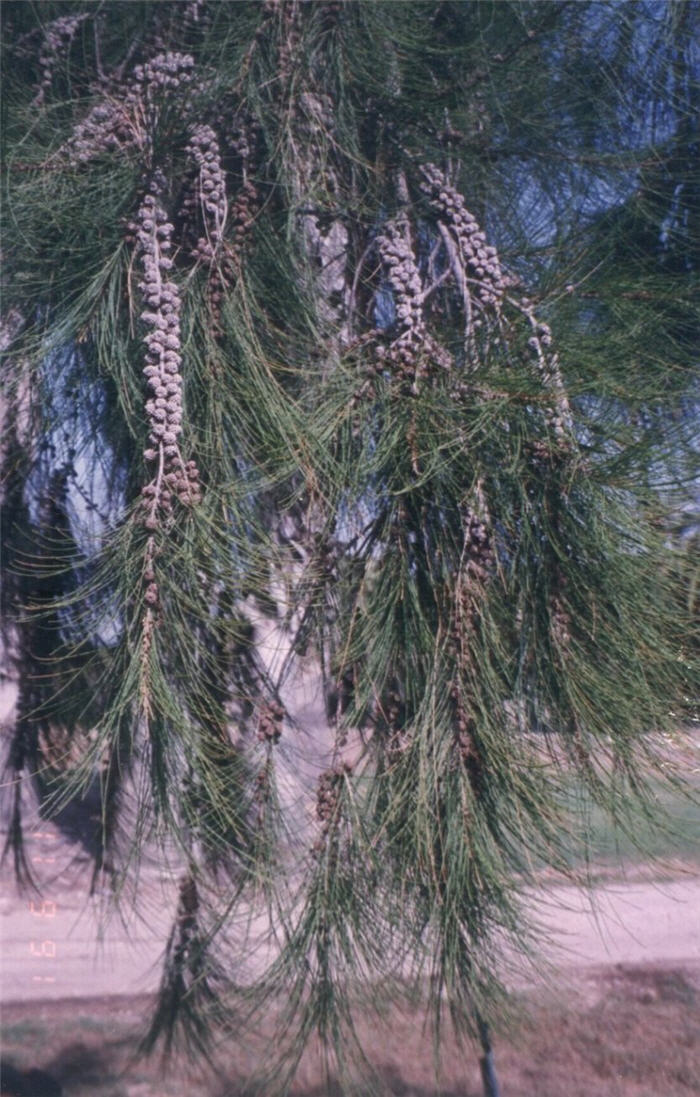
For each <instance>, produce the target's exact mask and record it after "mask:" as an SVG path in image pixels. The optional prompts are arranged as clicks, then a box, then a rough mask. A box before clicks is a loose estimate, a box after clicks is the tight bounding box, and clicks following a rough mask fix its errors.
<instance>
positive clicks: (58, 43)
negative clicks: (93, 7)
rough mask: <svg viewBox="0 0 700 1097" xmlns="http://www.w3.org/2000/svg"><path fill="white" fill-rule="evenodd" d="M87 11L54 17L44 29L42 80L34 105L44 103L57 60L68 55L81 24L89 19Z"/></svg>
mask: <svg viewBox="0 0 700 1097" xmlns="http://www.w3.org/2000/svg"><path fill="white" fill-rule="evenodd" d="M87 17H88V16H87V13H85V14H83V15H61V16H60V17H59V18H58V19H54V20H53V21H52V22H51V23H49V24H48V26H47V27H46V28H45V30H44V41H43V43H42V46H41V52H40V54H39V68H40V69H41V81H40V83H39V90H38V91H37V93H36V96H35V98H34V105H35V106H38V105H39V104H40V103H43V101H44V97H45V95H46V92H47V91H48V89H49V88H50V87H51V84H52V83H53V74H54V69H55V67H56V62H57V60H58V59H59V57H61V55H66V54H67V53H68V50H69V49H70V45H71V42H72V41H73V39H74V38H75V35H76V32H77V30H78V27H79V26H80V24H81V23H82V22H83V21H84V20H85V19H87Z"/></svg>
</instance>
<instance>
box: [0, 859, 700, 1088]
mask: <svg viewBox="0 0 700 1097" xmlns="http://www.w3.org/2000/svg"><path fill="white" fill-rule="evenodd" d="M60 879H61V880H66V881H68V882H69V877H66V875H65V873H61V874H60ZM52 894H53V896H54V898H53V899H52V900H49V902H53V903H55V905H56V913H55V916H54V917H51V918H48V919H47V918H44V917H42V915H41V914H39V913H38V912H39V911H41V909H42V908H41V907H40V906H39V904H38V901H35V912H34V913H32V912H28V910H27V903H28V900H27V899H26V897H21V896H19V895H17V893H12V891H11V890H10V891H9V892H8V891H7V890H6V891H5V894H4V895H3V899H2V905H1V906H0V910H1V911H2V915H1V922H2V926H3V953H4V964H3V972H2V981H3V998H4V1001H5V1003H6V1004H5V1006H4V1009H3V1030H4V1035H3V1045H2V1094H3V1097H250V1095H252V1093H253V1091H252V1089H250V1088H248V1087H247V1079H248V1078H249V1077H250V1076H251V1074H252V1073H253V1072H254V1070H255V1069H256V1068H257V1067H258V1066H259V1065H260V1056H261V1054H262V1051H261V1048H262V1046H263V1044H264V1040H265V1037H267V1038H269V1037H270V1036H274V1021H273V1020H272V1019H271V1020H270V1022H269V1025H268V1027H269V1029H270V1031H268V1032H267V1033H261V1034H260V1036H261V1042H260V1045H259V1046H258V1047H256V1046H255V1045H252V1044H245V1045H244V1044H242V1043H239V1042H236V1043H235V1044H232V1043H231V1042H229V1043H228V1044H226V1045H223V1046H221V1047H220V1048H219V1050H218V1053H217V1055H216V1056H215V1057H214V1059H213V1060H212V1064H211V1065H210V1066H209V1067H207V1068H206V1069H205V1068H203V1067H202V1066H201V1065H197V1066H190V1065H189V1064H188V1063H187V1062H185V1061H183V1060H179V1061H178V1062H176V1063H175V1064H174V1065H173V1066H172V1067H171V1068H170V1070H169V1071H166V1069H165V1068H164V1066H163V1064H162V1062H161V1060H160V1059H159V1058H158V1057H155V1058H153V1059H150V1060H146V1061H144V1060H135V1059H134V1052H135V1048H136V1044H137V1041H138V1036H139V1034H140V1033H142V1032H143V1024H144V1018H145V1017H146V1016H147V1014H148V1008H149V1003H150V997H149V994H147V993H135V991H137V990H140V991H151V990H152V989H153V988H154V987H155V985H156V981H157V977H158V965H157V959H158V955H159V952H160V948H161V947H162V941H163V937H162V935H161V932H162V927H159V926H158V924H157V918H156V919H155V921H154V920H151V921H150V922H149V923H138V924H137V925H128V924H127V925H122V924H121V923H119V922H116V923H112V924H111V925H110V927H108V932H107V935H106V940H105V941H104V942H103V945H102V947H99V946H97V945H96V940H95V934H96V932H97V924H98V922H97V915H96V910H95V909H94V908H90V907H85V905H84V899H83V898H82V897H81V893H80V891H79V890H78V889H77V888H76V887H75V886H73V887H69V886H65V887H63V888H59V887H58V880H56V881H54V890H53V891H52ZM545 894H546V895H547V898H548V901H547V904H546V906H544V907H543V908H541V917H542V920H543V922H544V923H545V924H546V927H547V928H546V932H547V933H548V934H549V937H550V940H551V941H552V942H554V941H556V942H558V944H559V945H560V950H559V952H558V970H557V972H556V973H555V975H554V976H553V978H552V979H551V980H550V981H549V983H548V984H547V986H546V987H544V986H543V985H538V986H533V985H530V986H523V987H522V988H520V989H519V991H518V992H517V995H516V999H517V1003H518V1007H519V1012H518V1011H516V1018H515V1022H514V1024H513V1025H512V1026H511V1027H510V1029H509V1030H508V1032H507V1033H504V1034H496V1036H495V1047H496V1062H497V1067H498V1075H499V1079H500V1082H501V1086H502V1090H503V1097H584V1095H585V1097H689V1095H691V1094H700V874H698V873H697V871H695V872H694V871H691V870H690V869H689V868H688V866H684V868H683V870H681V867H680V866H676V878H671V879H665V880H663V881H658V880H657V881H649V880H642V879H639V878H636V879H632V880H627V881H620V880H616V881H614V882H611V883H609V884H608V885H607V887H606V888H605V889H602V888H600V889H598V891H597V895H596V903H595V908H594V910H592V909H591V903H590V900H589V899H587V898H586V897H585V896H584V895H583V894H582V893H578V892H577V891H576V890H575V889H572V888H566V887H550V888H549V889H548V891H547V892H546V893H545ZM42 902H43V900H42ZM47 909H48V910H49V911H50V910H51V908H44V913H46V910H47ZM156 909H157V910H158V909H161V908H156ZM162 911H163V917H164V918H165V917H166V915H167V913H168V912H167V910H166V904H165V903H163V906H162ZM39 923H41V924H42V927H47V926H49V925H50V926H51V929H50V932H51V934H52V937H51V938H49V937H48V936H47V937H46V938H42V934H41V933H39V934H36V928H35V927H36V926H37V925H38V924H39ZM139 927H140V928H139ZM159 930H160V931H159ZM28 931H29V932H33V933H35V937H34V938H32V940H34V942H35V946H34V950H35V952H40V951H42V945H43V944H44V942H46V941H49V940H50V941H52V942H53V946H54V948H53V949H52V948H46V947H44V948H43V952H44V953H50V952H52V951H55V957H54V956H46V955H36V956H32V955H31V951H32V950H31V947H28V943H27V934H28ZM45 932H46V933H47V934H48V932H49V930H48V929H46V931H45ZM30 945H31V942H30ZM32 965H35V966H32ZM37 972H38V973H42V974H39V977H38V978H37ZM48 972H53V973H55V974H53V975H49V974H46V973H48ZM47 979H53V980H54V981H53V982H46V981H44V980H47ZM125 991H126V992H127V993H125ZM359 1027H360V1033H361V1036H362V1037H363V1041H364V1043H365V1045H366V1050H367V1051H368V1054H369V1058H370V1060H371V1062H372V1063H373V1065H374V1067H375V1068H376V1070H377V1079H376V1081H375V1082H373V1083H371V1084H370V1086H369V1088H367V1089H365V1090H364V1091H363V1094H364V1093H366V1094H367V1097H374V1095H375V1094H376V1095H377V1097H379V1095H380V1094H381V1093H383V1092H384V1093H387V1094H393V1095H404V1097H409V1095H410V1097H435V1095H437V1094H438V1093H440V1094H442V1095H443V1097H480V1095H481V1086H480V1080H479V1067H478V1054H477V1052H476V1050H472V1051H467V1052H466V1053H465V1052H464V1051H463V1050H461V1049H460V1048H459V1047H457V1045H456V1044H455V1042H454V1040H452V1039H450V1037H449V1036H448V1037H447V1038H446V1040H445V1042H444V1045H443V1047H442V1051H441V1054H440V1085H439V1088H438V1086H437V1085H436V1081H435V1074H434V1062H433V1055H432V1049H431V1045H430V1041H429V1039H428V1037H427V1036H426V1035H425V1033H424V1031H423V1019H422V1015H420V1014H419V1013H418V1012H417V1011H415V1012H411V1011H403V1012H402V1011H399V1010H398V1009H396V1010H394V1011H393V1012H392V1013H391V1014H390V1016H388V1017H387V1019H386V1024H385V1026H384V1027H383V1028H382V1029H381V1031H379V1030H376V1029H375V1028H374V1027H373V1026H370V1025H369V1024H363V1023H362V1022H360V1026H359ZM363 1030H364V1031H363ZM336 1092H337V1090H336V1088H335V1087H334V1086H333V1084H332V1083H331V1084H328V1083H326V1082H324V1081H323V1074H322V1072H321V1069H320V1066H319V1064H318V1062H316V1061H315V1060H314V1057H313V1056H308V1057H307V1059H306V1060H304V1061H303V1062H302V1064H301V1067H300V1070H299V1073H298V1075H297V1078H296V1080H295V1083H294V1085H293V1086H292V1088H291V1090H290V1094H292V1095H294V1097H324V1095H328V1097H332V1095H333V1094H335V1093H336ZM262 1094H264V1090H263V1091H261V1093H260V1094H259V1097H262Z"/></svg>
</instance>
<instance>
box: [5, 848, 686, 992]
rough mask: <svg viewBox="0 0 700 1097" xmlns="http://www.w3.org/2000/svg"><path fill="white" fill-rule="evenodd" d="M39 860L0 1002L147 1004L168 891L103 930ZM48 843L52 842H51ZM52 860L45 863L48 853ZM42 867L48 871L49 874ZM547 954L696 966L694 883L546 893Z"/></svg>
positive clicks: (19, 898)
mask: <svg viewBox="0 0 700 1097" xmlns="http://www.w3.org/2000/svg"><path fill="white" fill-rule="evenodd" d="M40 833H41V835H42V837H41V838H40V839H39V840H37V842H36V843H35V846H34V848H35V849H41V851H42V852H41V853H38V854H35V855H34V856H35V857H36V858H41V859H42V861H43V862H44V864H42V867H45V863H46V862H50V859H51V858H53V859H54V860H53V864H55V872H53V873H52V874H51V876H50V877H49V883H48V884H47V885H46V887H45V889H44V890H43V892H42V896H41V897H40V898H39V897H37V896H32V895H31V894H30V895H21V894H19V893H18V891H17V888H16V887H15V885H14V882H12V881H11V880H10V879H8V874H7V873H5V879H4V885H3V891H2V898H0V937H1V956H2V966H1V968H0V972H1V989H2V999H3V1001H4V1002H6V1003H7V1002H20V1001H31V1000H40V999H56V998H69V997H89V996H94V995H116V994H129V995H136V994H143V993H148V992H150V991H152V990H154V989H155V987H156V986H157V983H158V978H159V959H160V956H161V953H162V949H163V945H164V942H165V940H166V937H167V933H168V928H169V926H170V920H171V918H172V913H173V905H174V888H173V884H172V881H170V880H168V879H167V878H165V879H162V878H160V877H159V876H158V873H157V872H156V871H155V870H153V869H152V870H151V871H150V873H149V876H148V877H147V878H145V879H144V881H143V887H142V888H141V885H140V890H142V893H143V898H144V900H145V902H144V908H143V916H142V917H141V918H137V917H135V916H133V915H131V916H129V917H128V918H127V919H126V920H125V921H121V920H120V919H119V917H117V916H113V917H112V918H111V919H110V920H109V921H108V923H107V924H106V926H105V925H103V924H102V922H101V910H100V908H101V903H100V900H99V899H97V900H89V899H87V898H86V878H85V872H84V870H81V868H80V866H79V865H78V866H76V865H73V866H72V867H71V866H70V865H69V866H68V867H64V866H63V865H62V864H61V853H62V855H63V858H64V860H65V859H66V858H67V851H66V850H65V848H64V849H62V850H61V849H60V844H59V837H58V836H56V835H55V832H52V831H50V830H49V829H48V828H45V829H44V831H42V832H40ZM51 834H53V835H54V838H53V840H52V838H51V837H50V835H51ZM47 850H50V851H51V852H50V853H47ZM47 867H48V866H47ZM533 905H535V906H536V910H537V915H538V920H539V922H540V924H541V925H542V927H543V930H544V934H543V945H544V951H545V952H546V954H547V956H548V957H549V958H550V959H552V958H553V959H554V960H555V963H556V965H557V967H558V968H563V969H573V968H575V969H585V968H598V967H600V966H601V965H613V964H670V963H674V964H681V965H682V964H684V963H688V964H689V965H690V966H695V965H699V964H700V873H698V872H696V873H692V872H690V871H687V872H686V873H685V874H684V875H682V876H681V877H680V878H677V879H672V880H669V881H665V882H650V881H644V880H641V881H637V882H635V881H632V882H619V881H618V882H611V883H608V884H605V885H603V886H598V887H596V888H595V890H594V892H592V893H586V892H584V891H579V890H577V889H576V888H573V887H570V886H549V887H547V888H544V889H543V890H542V891H541V892H540V893H538V894H537V896H536V904H533Z"/></svg>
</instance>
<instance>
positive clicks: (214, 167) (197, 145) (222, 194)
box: [186, 124, 227, 262]
mask: <svg viewBox="0 0 700 1097" xmlns="http://www.w3.org/2000/svg"><path fill="white" fill-rule="evenodd" d="M186 152H187V154H188V155H189V156H190V157H191V159H192V160H193V161H194V164H195V166H196V168H197V180H196V184H195V193H196V198H197V205H198V206H199V209H200V211H201V215H202V221H203V222H204V226H205V230H206V236H204V237H200V238H199V239H198V240H197V243H196V245H195V248H194V250H193V253H192V254H193V257H194V258H195V259H201V260H203V261H204V262H212V260H213V259H214V256H215V255H216V253H217V251H218V250H219V247H220V246H221V240H222V237H223V232H224V226H225V224H226V214H227V202H226V180H225V177H224V169H223V167H222V165H221V150H220V148H219V142H218V140H217V137H216V134H215V132H214V130H213V129H212V128H211V126H207V125H203V124H200V125H197V126H195V127H194V129H193V130H192V133H191V134H190V140H189V144H188V145H187V149H186Z"/></svg>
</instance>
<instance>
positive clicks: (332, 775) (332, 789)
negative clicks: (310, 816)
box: [313, 762, 352, 853]
mask: <svg viewBox="0 0 700 1097" xmlns="http://www.w3.org/2000/svg"><path fill="white" fill-rule="evenodd" d="M351 772H352V766H350V764H349V763H347V762H346V763H344V764H343V765H337V766H333V767H332V768H331V769H327V770H324V772H323V773H322V774H321V776H320V777H319V779H318V785H317V787H316V818H317V819H318V820H319V821H320V823H321V837H320V838H319V839H318V841H317V842H316V843H315V844H314V847H313V848H314V852H315V853H320V852H322V851H323V849H324V847H325V844H326V839H327V838H328V835H329V833H330V831H331V830H333V829H334V824H335V823H336V822H337V821H338V806H339V804H340V794H341V791H342V787H343V780H344V778H345V777H346V775H347V774H349V773H351Z"/></svg>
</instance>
